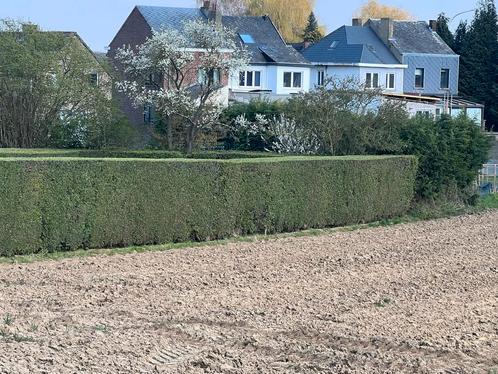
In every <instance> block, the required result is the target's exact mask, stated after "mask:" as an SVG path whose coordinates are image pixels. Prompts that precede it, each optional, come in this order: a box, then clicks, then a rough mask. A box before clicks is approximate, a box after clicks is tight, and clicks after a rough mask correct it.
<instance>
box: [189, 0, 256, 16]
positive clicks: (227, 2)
mask: <svg viewBox="0 0 498 374" xmlns="http://www.w3.org/2000/svg"><path fill="white" fill-rule="evenodd" d="M197 4H198V5H201V6H202V5H204V0H197ZM216 5H217V6H218V9H219V10H220V11H221V12H222V14H223V15H226V16H243V15H245V14H246V13H247V0H217V3H216Z"/></svg>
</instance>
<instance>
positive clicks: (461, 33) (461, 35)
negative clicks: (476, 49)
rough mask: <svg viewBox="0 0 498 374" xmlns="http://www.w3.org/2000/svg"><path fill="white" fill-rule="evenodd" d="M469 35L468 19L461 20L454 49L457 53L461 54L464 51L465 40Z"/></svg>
mask: <svg viewBox="0 0 498 374" xmlns="http://www.w3.org/2000/svg"><path fill="white" fill-rule="evenodd" d="M466 35H467V21H461V22H460V24H459V25H458V27H457V29H456V31H455V42H454V44H453V50H454V51H455V53H457V54H460V53H461V52H462V46H463V41H464V40H465V36H466Z"/></svg>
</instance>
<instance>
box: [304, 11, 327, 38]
mask: <svg viewBox="0 0 498 374" xmlns="http://www.w3.org/2000/svg"><path fill="white" fill-rule="evenodd" d="M322 38H323V34H322V32H321V31H320V28H319V26H318V22H317V20H316V18H315V14H314V13H313V12H311V13H310V16H309V17H308V24H307V25H306V28H305V29H304V34H303V40H304V41H305V42H308V43H317V42H319V41H320V39H322Z"/></svg>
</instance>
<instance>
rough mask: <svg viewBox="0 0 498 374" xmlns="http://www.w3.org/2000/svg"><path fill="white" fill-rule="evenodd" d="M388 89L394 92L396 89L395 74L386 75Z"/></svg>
mask: <svg viewBox="0 0 498 374" xmlns="http://www.w3.org/2000/svg"><path fill="white" fill-rule="evenodd" d="M386 88H387V89H388V90H394V89H395V88H396V80H395V75H394V74H386Z"/></svg>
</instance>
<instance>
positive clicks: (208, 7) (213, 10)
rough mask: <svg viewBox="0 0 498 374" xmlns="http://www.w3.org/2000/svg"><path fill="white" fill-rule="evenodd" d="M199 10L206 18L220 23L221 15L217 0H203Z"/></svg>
mask: <svg viewBox="0 0 498 374" xmlns="http://www.w3.org/2000/svg"><path fill="white" fill-rule="evenodd" d="M201 11H202V13H203V14H204V15H205V16H206V17H207V19H208V20H210V21H212V22H215V23H216V24H217V25H221V20H222V17H223V15H222V14H221V11H220V10H219V7H218V1H217V0H204V4H203V5H202V7H201Z"/></svg>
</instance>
